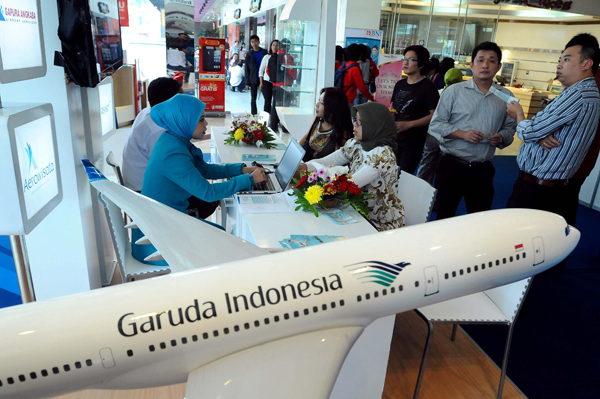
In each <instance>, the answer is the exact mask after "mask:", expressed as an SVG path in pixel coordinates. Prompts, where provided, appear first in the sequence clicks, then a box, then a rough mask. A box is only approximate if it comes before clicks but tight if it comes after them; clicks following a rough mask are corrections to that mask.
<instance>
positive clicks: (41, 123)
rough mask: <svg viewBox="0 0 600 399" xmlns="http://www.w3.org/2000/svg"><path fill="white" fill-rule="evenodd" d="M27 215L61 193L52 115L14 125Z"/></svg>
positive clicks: (37, 210)
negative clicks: (59, 191)
mask: <svg viewBox="0 0 600 399" xmlns="http://www.w3.org/2000/svg"><path fill="white" fill-rule="evenodd" d="M15 143H16V144H17V154H18V158H19V170H20V172H21V181H22V190H23V199H24V201H25V209H26V212H27V219H31V218H32V217H33V216H34V215H35V214H36V213H38V212H39V211H40V209H42V208H43V207H44V205H46V204H47V203H48V202H50V200H52V199H53V198H54V197H56V196H57V195H58V178H57V176H58V174H57V173H56V172H57V171H56V159H55V156H54V155H55V150H54V140H53V132H52V121H51V119H50V115H46V116H44V117H42V118H40V119H37V120H34V121H32V122H29V123H26V124H24V125H21V126H18V127H15Z"/></svg>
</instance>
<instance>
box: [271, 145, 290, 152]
mask: <svg viewBox="0 0 600 399" xmlns="http://www.w3.org/2000/svg"><path fill="white" fill-rule="evenodd" d="M287 148H288V146H287V145H285V144H283V143H277V144H276V145H275V148H274V150H284V151H285V150H287Z"/></svg>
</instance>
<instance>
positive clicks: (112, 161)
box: [106, 151, 125, 186]
mask: <svg viewBox="0 0 600 399" xmlns="http://www.w3.org/2000/svg"><path fill="white" fill-rule="evenodd" d="M106 163H107V164H109V165H110V166H112V168H113V170H114V171H115V175H117V179H119V184H120V185H122V186H124V185H125V183H123V174H122V173H121V167H120V166H119V164H118V163H117V161H116V160H115V156H114V155H113V152H112V151H110V152H109V153H108V155H107V156H106Z"/></svg>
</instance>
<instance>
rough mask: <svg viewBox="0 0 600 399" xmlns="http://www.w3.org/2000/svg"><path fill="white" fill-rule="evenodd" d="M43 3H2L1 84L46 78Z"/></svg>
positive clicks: (8, 0) (34, 0)
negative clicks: (41, 11)
mask: <svg viewBox="0 0 600 399" xmlns="http://www.w3.org/2000/svg"><path fill="white" fill-rule="evenodd" d="M40 10H41V7H40V2H39V0H2V2H0V82H1V83H11V82H16V81H21V80H27V79H33V78H38V77H42V76H45V75H46V55H45V50H44V39H43V34H42V16H41V13H40Z"/></svg>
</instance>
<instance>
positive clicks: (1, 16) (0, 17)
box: [0, 6, 6, 21]
mask: <svg viewBox="0 0 600 399" xmlns="http://www.w3.org/2000/svg"><path fill="white" fill-rule="evenodd" d="M0 21H6V19H4V7H2V6H0Z"/></svg>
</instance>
